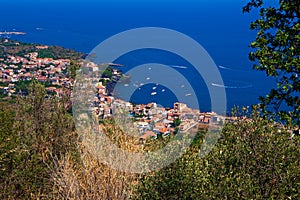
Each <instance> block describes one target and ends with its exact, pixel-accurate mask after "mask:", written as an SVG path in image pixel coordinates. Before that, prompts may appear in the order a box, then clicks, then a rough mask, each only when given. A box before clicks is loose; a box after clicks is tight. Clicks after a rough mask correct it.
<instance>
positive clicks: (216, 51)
mask: <svg viewBox="0 0 300 200" xmlns="http://www.w3.org/2000/svg"><path fill="white" fill-rule="evenodd" d="M245 3H246V1H234V0H227V1H221V0H211V1H208V0H202V1H196V0H186V1H170V0H162V1H158V0H154V1H147V0H145V1H137V0H128V1H121V0H112V1H108V0H99V1H96V0H87V1H80V0H74V1H70V0H65V1H64V0H62V1H58V0H52V1H50V0H43V1H34V0H28V1H21V0H10V1H8V0H0V4H1V12H0V31H24V32H26V33H27V34H26V35H15V36H11V37H10V38H11V39H16V40H20V41H25V42H31V43H40V44H46V45H60V46H63V47H67V48H71V49H74V50H76V51H81V52H84V53H89V52H90V51H91V50H92V49H93V48H95V47H96V46H97V45H98V44H99V43H101V42H102V41H104V40H105V39H107V38H109V37H111V36H113V35H115V34H117V33H120V32H122V31H125V30H129V29H134V28H140V27H163V28H168V29H173V30H176V31H179V32H181V33H184V34H186V35H188V36H189V37H191V38H193V39H194V40H196V41H197V42H198V43H199V44H201V45H202V46H203V47H204V48H205V50H206V51H207V52H208V53H209V55H210V56H211V58H212V59H213V60H214V62H215V63H216V65H217V66H218V69H219V71H220V73H221V75H222V79H223V81H224V84H219V83H209V84H210V86H212V87H215V88H216V89H217V88H224V89H225V90H226V100H227V111H229V110H230V109H231V108H232V107H233V106H234V105H238V106H247V105H252V104H255V103H258V97H259V96H264V95H266V94H267V92H268V91H269V90H270V88H272V87H274V86H275V84H274V80H272V79H270V78H268V77H267V76H266V75H265V74H264V72H258V71H254V70H253V69H252V65H253V63H250V62H249V60H248V53H249V51H250V49H249V47H248V46H249V44H250V42H251V41H252V40H254V39H255V32H253V31H250V30H249V24H250V22H251V21H252V20H254V19H255V18H256V17H257V13H255V12H254V13H252V14H243V13H242V6H243V5H245ZM120 45H121V44H120ZM114 62H116V63H120V64H123V65H124V67H123V68H120V69H121V70H123V71H124V72H125V73H126V72H127V71H130V70H131V69H133V68H134V67H136V66H139V65H141V64H147V63H161V64H164V65H165V66H169V67H170V68H172V69H174V70H176V71H177V72H178V73H180V74H182V75H183V76H184V77H185V79H187V80H188V81H189V82H190V84H191V85H192V87H193V89H194V91H195V93H196V97H195V96H193V95H191V94H190V93H189V92H188V91H184V88H185V85H182V84H181V85H179V86H178V87H179V88H182V89H179V90H176V91H172V90H171V89H170V87H168V85H160V84H155V83H153V84H146V85H143V83H142V82H141V81H140V82H138V81H137V80H135V79H134V77H132V82H131V83H130V84H129V85H123V86H122V87H119V89H120V88H121V90H122V91H123V92H125V93H126V88H128V87H135V88H136V89H135V92H134V93H133V95H132V96H131V97H130V101H133V102H135V103H148V102H150V101H156V102H157V103H158V104H160V105H162V106H165V107H172V104H173V102H174V101H177V100H178V98H177V97H176V96H177V94H176V92H177V91H183V92H184V93H185V96H186V98H194V99H195V98H197V100H198V102H199V105H190V106H191V107H194V108H199V109H200V110H202V111H211V98H210V96H209V92H208V89H207V85H206V84H205V83H204V81H203V79H202V78H201V76H199V75H197V73H195V70H193V66H192V65H191V64H190V63H189V62H187V61H186V60H184V59H182V58H179V57H178V56H177V57H176V56H174V55H173V54H170V53H167V52H164V51H160V50H153V49H150V50H149V49H146V50H144V51H135V52H131V53H128V54H126V55H124V56H121V57H120V58H118V59H117V60H115V61H114ZM149 68H150V69H151V65H149ZM145 73H146V72H145ZM147 78H149V79H150V78H151V77H147ZM166 78H169V79H172V77H168V76H166ZM174 82H176V80H174Z"/></svg>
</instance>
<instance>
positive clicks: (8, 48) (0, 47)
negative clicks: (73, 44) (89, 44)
mask: <svg viewBox="0 0 300 200" xmlns="http://www.w3.org/2000/svg"><path fill="white" fill-rule="evenodd" d="M36 46H37V45H36V44H29V43H24V42H17V41H14V40H8V42H4V39H1V38H0V57H2V58H6V57H7V56H8V55H14V56H22V57H24V55H26V54H28V53H32V52H38V57H39V58H53V59H59V58H65V59H73V60H79V59H81V58H82V56H83V53H78V52H76V51H74V50H71V49H66V48H63V47H60V46H48V48H47V49H38V48H36Z"/></svg>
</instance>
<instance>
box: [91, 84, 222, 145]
mask: <svg viewBox="0 0 300 200" xmlns="http://www.w3.org/2000/svg"><path fill="white" fill-rule="evenodd" d="M96 91H97V94H96V95H95V97H94V100H93V103H92V105H93V112H94V114H95V115H96V116H98V117H99V118H101V119H104V118H108V117H112V116H115V115H116V112H117V110H119V109H120V108H121V109H123V110H124V111H125V113H126V115H127V117H128V118H131V119H132V121H134V123H133V125H134V127H135V128H136V130H137V132H138V135H139V138H140V141H141V142H142V143H145V142H146V141H147V140H148V139H150V138H157V136H159V135H161V136H162V137H167V136H169V135H172V134H175V133H177V132H178V131H180V132H183V133H184V132H188V133H196V132H197V131H198V130H199V127H201V125H202V127H206V128H207V127H208V125H209V124H210V123H213V124H216V125H220V124H223V123H224V120H225V119H224V117H223V116H220V115H217V114H216V113H201V112H200V111H199V110H196V109H191V108H189V107H188V106H187V105H186V104H184V103H179V102H176V103H174V105H173V108H162V107H159V106H158V105H157V104H156V103H154V102H152V103H148V104H137V105H134V104H132V103H130V102H126V101H123V100H121V99H114V97H111V96H108V95H107V92H106V87H105V86H104V85H102V83H101V82H99V83H97V84H96ZM176 121H177V124H176Z"/></svg>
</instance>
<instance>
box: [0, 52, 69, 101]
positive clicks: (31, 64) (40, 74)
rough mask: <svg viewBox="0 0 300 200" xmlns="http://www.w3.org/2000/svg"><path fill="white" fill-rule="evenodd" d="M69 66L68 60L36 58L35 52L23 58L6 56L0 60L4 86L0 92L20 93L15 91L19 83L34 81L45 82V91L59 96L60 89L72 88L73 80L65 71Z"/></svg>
mask: <svg viewBox="0 0 300 200" xmlns="http://www.w3.org/2000/svg"><path fill="white" fill-rule="evenodd" d="M37 48H38V49H46V48H48V47H47V46H37ZM69 65H70V60H69V59H57V60H55V59H52V58H38V53H37V52H32V53H29V54H27V55H24V56H23V57H21V56H12V55H8V56H7V57H6V58H0V82H2V83H4V84H6V85H5V86H2V87H0V90H1V89H2V90H3V92H4V93H5V94H8V95H12V94H14V93H19V92H21V91H16V88H15V85H16V84H17V83H18V82H19V81H30V80H32V79H36V80H38V81H39V82H44V83H46V82H47V83H48V84H47V88H46V90H47V91H48V92H51V93H54V94H56V95H58V96H59V95H60V94H61V93H62V92H63V89H62V88H66V89H71V88H72V86H73V80H72V78H70V77H69V76H68V74H67V70H66V69H67V67H68V66H69ZM64 91H65V90H64Z"/></svg>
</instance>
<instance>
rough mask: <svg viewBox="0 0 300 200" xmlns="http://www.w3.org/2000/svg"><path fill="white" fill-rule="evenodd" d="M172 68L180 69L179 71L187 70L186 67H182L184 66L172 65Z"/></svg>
mask: <svg viewBox="0 0 300 200" xmlns="http://www.w3.org/2000/svg"><path fill="white" fill-rule="evenodd" d="M170 66H171V67H174V68H179V69H187V67H186V66H182V65H170Z"/></svg>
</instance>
